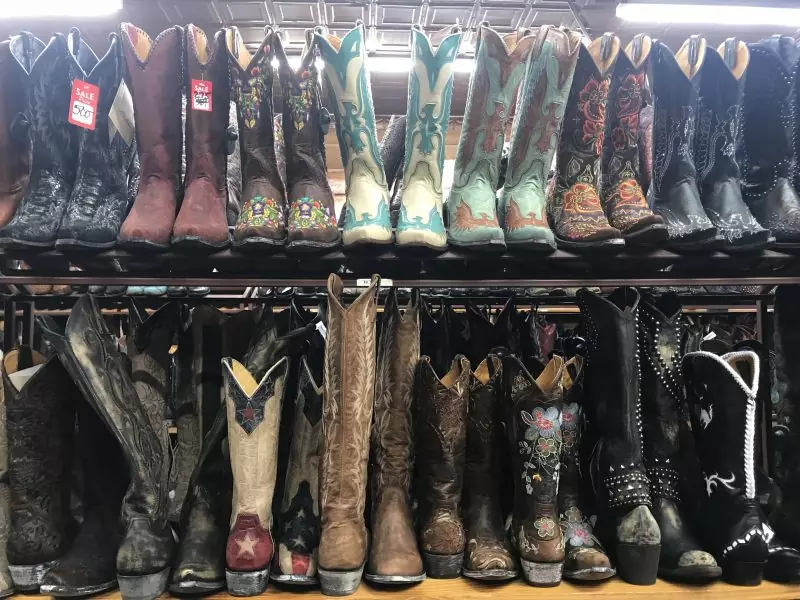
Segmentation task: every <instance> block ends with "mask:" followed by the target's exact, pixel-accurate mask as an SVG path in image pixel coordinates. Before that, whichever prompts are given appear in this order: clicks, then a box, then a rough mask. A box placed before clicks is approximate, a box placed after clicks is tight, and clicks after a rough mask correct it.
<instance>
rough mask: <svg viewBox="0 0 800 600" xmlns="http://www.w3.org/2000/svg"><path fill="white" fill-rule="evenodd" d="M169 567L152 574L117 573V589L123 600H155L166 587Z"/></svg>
mask: <svg viewBox="0 0 800 600" xmlns="http://www.w3.org/2000/svg"><path fill="white" fill-rule="evenodd" d="M168 579H169V567H167V568H166V569H164V570H163V571H159V572H158V573H153V574H152V575H119V574H117V582H118V583H119V591H120V594H122V597H123V598H125V600H155V598H158V597H159V596H160V595H161V594H163V593H164V592H165V591H166V589H167V581H168Z"/></svg>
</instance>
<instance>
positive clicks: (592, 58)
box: [547, 34, 625, 250]
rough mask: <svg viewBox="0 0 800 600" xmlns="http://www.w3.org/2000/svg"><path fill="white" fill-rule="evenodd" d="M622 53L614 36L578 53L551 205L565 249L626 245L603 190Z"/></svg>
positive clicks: (555, 228) (552, 221)
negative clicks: (609, 115)
mask: <svg viewBox="0 0 800 600" xmlns="http://www.w3.org/2000/svg"><path fill="white" fill-rule="evenodd" d="M619 53H620V43H619V38H617V37H616V36H613V35H611V34H606V35H604V36H603V37H601V38H598V39H596V40H594V41H593V42H592V43H591V45H589V47H586V46H584V45H583V44H581V45H580V50H578V63H577V65H576V67H575V75H574V77H573V79H572V87H571V88H570V92H569V98H568V100H567V107H566V110H565V112H564V130H563V132H562V134H561V140H560V142H559V145H558V155H557V159H556V160H557V168H556V178H555V187H554V188H553V192H552V194H551V197H550V199H549V202H548V204H547V210H548V216H549V219H550V224H551V226H552V227H553V231H554V232H555V237H556V241H557V242H558V245H559V246H560V247H563V248H568V249H571V250H584V249H597V248H606V249H611V250H613V249H620V248H622V247H623V246H624V245H625V241H624V240H623V238H622V234H621V233H620V231H619V230H618V229H616V228H614V227H612V226H611V225H609V224H608V219H607V218H606V215H605V213H604V212H603V207H602V205H601V203H600V192H599V188H598V184H599V177H600V164H601V160H600V159H601V154H602V151H603V139H604V133H605V115H606V105H607V103H608V90H609V87H610V84H611V75H612V72H613V68H614V63H615V62H616V60H617V57H618V55H619Z"/></svg>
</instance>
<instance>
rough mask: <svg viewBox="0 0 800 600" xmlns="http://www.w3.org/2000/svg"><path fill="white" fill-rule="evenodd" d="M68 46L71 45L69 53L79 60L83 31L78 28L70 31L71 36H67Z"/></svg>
mask: <svg viewBox="0 0 800 600" xmlns="http://www.w3.org/2000/svg"><path fill="white" fill-rule="evenodd" d="M67 44H68V45H69V51H70V53H71V54H72V56H74V57H75V60H78V54H79V53H80V49H81V30H80V29H78V28H77V27H73V28H72V29H70V30H69V36H67Z"/></svg>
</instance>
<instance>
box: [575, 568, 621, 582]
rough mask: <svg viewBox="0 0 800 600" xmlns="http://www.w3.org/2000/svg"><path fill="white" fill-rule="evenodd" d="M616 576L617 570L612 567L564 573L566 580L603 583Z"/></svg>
mask: <svg viewBox="0 0 800 600" xmlns="http://www.w3.org/2000/svg"><path fill="white" fill-rule="evenodd" d="M616 574H617V571H616V569H614V568H612V567H590V568H588V569H577V570H576V571H564V579H573V580H575V581H602V580H603V579H609V578H610V577H613V576H614V575H616Z"/></svg>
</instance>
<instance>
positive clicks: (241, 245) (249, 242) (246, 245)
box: [231, 237, 286, 252]
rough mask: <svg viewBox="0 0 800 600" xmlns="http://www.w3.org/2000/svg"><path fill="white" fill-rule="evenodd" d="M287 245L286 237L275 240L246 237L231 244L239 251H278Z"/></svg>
mask: <svg viewBox="0 0 800 600" xmlns="http://www.w3.org/2000/svg"><path fill="white" fill-rule="evenodd" d="M285 245H286V238H285V237H284V238H282V239H280V240H273V239H271V238H256V237H253V238H245V239H243V240H238V241H237V240H234V241H233V243H231V246H232V247H233V249H234V250H237V251H238V252H257V251H259V250H261V251H265V250H268V251H270V252H277V251H278V250H279V249H280V248H283V247H284V246H285Z"/></svg>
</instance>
